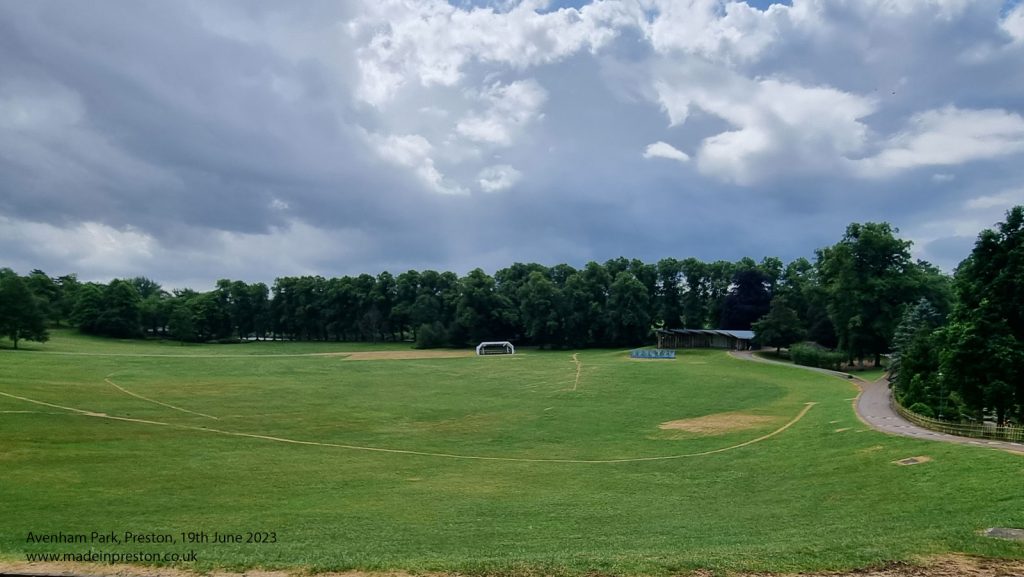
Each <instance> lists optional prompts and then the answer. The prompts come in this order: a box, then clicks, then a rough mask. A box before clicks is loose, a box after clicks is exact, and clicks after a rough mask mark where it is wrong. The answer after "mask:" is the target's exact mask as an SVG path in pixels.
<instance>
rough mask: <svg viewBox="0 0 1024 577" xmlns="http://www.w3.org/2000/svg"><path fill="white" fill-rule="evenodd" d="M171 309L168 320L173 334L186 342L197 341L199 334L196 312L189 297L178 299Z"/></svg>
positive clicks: (168, 325)
mask: <svg viewBox="0 0 1024 577" xmlns="http://www.w3.org/2000/svg"><path fill="white" fill-rule="evenodd" d="M177 301H178V302H175V303H174V306H173V308H172V309H171V314H170V317H169V318H168V321H167V328H168V330H170V331H171V335H172V336H173V337H174V338H176V339H178V340H179V341H181V344H185V342H186V341H196V340H198V339H199V335H198V333H197V332H196V314H195V312H193V310H192V303H191V302H189V301H188V300H187V299H177Z"/></svg>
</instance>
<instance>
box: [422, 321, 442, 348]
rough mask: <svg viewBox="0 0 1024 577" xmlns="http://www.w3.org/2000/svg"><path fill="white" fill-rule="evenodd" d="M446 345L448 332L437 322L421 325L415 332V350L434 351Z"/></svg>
mask: <svg viewBox="0 0 1024 577" xmlns="http://www.w3.org/2000/svg"><path fill="white" fill-rule="evenodd" d="M447 344H448V331H446V330H445V328H444V325H442V324H441V323H439V322H436V321H435V322H433V323H431V324H426V323H424V324H422V325H420V328H419V330H418V331H416V348H417V349H436V348H438V347H443V346H446V345H447Z"/></svg>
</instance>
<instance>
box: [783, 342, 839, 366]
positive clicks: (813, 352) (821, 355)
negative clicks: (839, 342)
mask: <svg viewBox="0 0 1024 577" xmlns="http://www.w3.org/2000/svg"><path fill="white" fill-rule="evenodd" d="M789 356H790V357H792V359H793V362H794V363H796V364H798V365H804V366H807V367H818V368H822V369H831V370H833V371H838V370H839V367H840V366H841V365H842V363H843V355H842V354H841V353H834V352H831V351H826V350H823V349H820V348H818V347H816V346H814V345H808V344H798V345H793V346H791V347H789Z"/></svg>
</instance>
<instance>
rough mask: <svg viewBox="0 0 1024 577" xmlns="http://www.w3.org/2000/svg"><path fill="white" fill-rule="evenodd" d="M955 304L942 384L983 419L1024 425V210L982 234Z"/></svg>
mask: <svg viewBox="0 0 1024 577" xmlns="http://www.w3.org/2000/svg"><path fill="white" fill-rule="evenodd" d="M953 284H954V293H955V300H956V304H955V305H954V307H953V312H952V314H951V320H950V324H949V327H948V328H947V330H946V331H945V337H946V338H945V344H944V346H943V347H942V351H941V352H940V363H941V367H942V373H943V385H945V386H948V387H949V388H950V389H952V390H954V391H956V392H957V393H958V394H959V396H960V397H961V398H962V399H963V401H964V403H965V404H966V405H967V407H968V408H969V409H970V410H971V411H973V412H974V414H975V417H976V418H981V417H982V416H983V415H984V412H985V411H986V410H992V411H994V412H995V414H996V419H997V421H998V422H1000V423H1002V422H1003V421H1004V420H1005V419H1006V418H1007V416H1008V415H1010V414H1013V413H1016V419H1017V420H1018V421H1019V422H1024V307H1022V306H1021V303H1022V302H1024V207H1022V206H1016V207H1014V208H1013V209H1011V210H1010V211H1009V212H1007V214H1006V220H1005V222H1001V223H999V224H998V225H996V228H995V229H994V230H992V229H990V230H984V231H982V232H981V233H980V234H979V235H978V241H977V242H976V243H975V245H974V250H973V251H972V252H971V254H970V256H968V257H967V259H965V260H964V261H963V262H962V263H960V266H959V267H957V271H956V276H955V279H954V283H953Z"/></svg>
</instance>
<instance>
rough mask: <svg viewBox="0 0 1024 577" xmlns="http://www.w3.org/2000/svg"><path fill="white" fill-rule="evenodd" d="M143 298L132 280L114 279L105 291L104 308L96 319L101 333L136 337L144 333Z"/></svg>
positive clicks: (97, 327)
mask: <svg viewBox="0 0 1024 577" xmlns="http://www.w3.org/2000/svg"><path fill="white" fill-rule="evenodd" d="M141 304H142V299H140V298H139V293H138V291H136V290H135V286H134V285H132V283H131V282H129V281H125V280H121V279H114V280H112V281H110V284H109V285H107V287H106V289H105V290H104V291H103V308H102V310H101V311H100V315H99V318H98V319H97V320H96V330H97V332H99V333H100V334H103V335H107V336H112V337H118V338H136V337H139V336H141V334H142V316H141Z"/></svg>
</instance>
